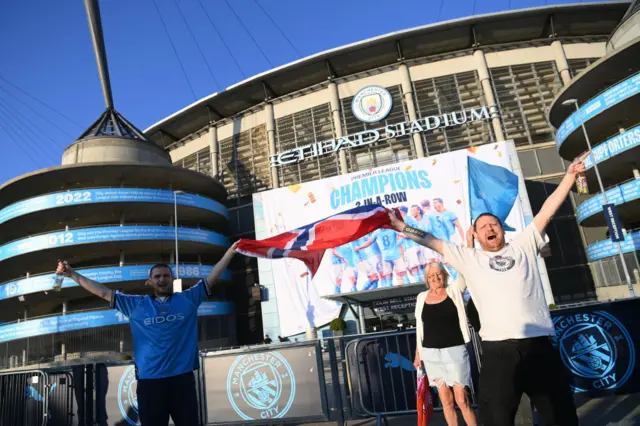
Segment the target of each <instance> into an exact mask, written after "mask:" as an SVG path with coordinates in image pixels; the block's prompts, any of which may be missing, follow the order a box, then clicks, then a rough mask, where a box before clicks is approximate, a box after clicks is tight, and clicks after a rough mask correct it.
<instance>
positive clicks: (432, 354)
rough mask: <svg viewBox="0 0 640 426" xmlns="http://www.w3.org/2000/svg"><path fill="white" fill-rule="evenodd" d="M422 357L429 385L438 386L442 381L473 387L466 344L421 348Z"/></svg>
mask: <svg viewBox="0 0 640 426" xmlns="http://www.w3.org/2000/svg"><path fill="white" fill-rule="evenodd" d="M420 359H421V360H422V362H423V363H424V368H425V369H426V370H427V376H429V385H430V386H435V387H437V386H438V384H442V382H444V383H446V384H447V386H453V385H456V384H457V385H464V386H469V387H471V365H470V364H469V352H467V347H466V346H465V345H460V346H451V347H450V348H443V349H435V348H420Z"/></svg>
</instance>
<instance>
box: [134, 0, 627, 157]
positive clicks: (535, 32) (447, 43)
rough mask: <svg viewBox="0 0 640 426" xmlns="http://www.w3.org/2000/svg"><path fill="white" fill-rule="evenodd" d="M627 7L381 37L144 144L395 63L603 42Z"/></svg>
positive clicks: (261, 78)
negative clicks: (584, 40) (507, 47)
mask: <svg viewBox="0 0 640 426" xmlns="http://www.w3.org/2000/svg"><path fill="white" fill-rule="evenodd" d="M628 7H629V2H605V3H581V4H566V5H555V6H545V7H537V8H530V9H521V10H515V11H508V12H500V13H492V14H486V15H476V16H472V17H467V18H461V19H456V20H452V21H446V22H439V23H436V24H430V25H425V26H421V27H416V28H412V29H408V30H403V31H397V32H394V33H389V34H385V35H382V36H379V37H374V38H370V39H368V40H364V41H360V42H357V43H353V44H349V45H345V46H341V47H338V48H335V49H331V50H327V51H324V52H321V53H318V54H315V55H312V56H309V57H307V58H303V59H300V60H298V61H295V62H292V63H289V64H286V65H283V66H281V67H278V68H274V69H271V70H268V71H266V72H264V73H262V74H258V75H256V76H253V77H251V78H248V79H246V80H244V81H242V82H240V83H237V84H235V85H233V86H230V87H228V88H226V89H225V90H223V91H221V92H217V93H214V94H212V95H209V96H207V97H205V98H203V99H200V100H198V101H196V102H194V103H193V104H191V105H189V106H187V107H185V108H183V109H182V110H180V111H178V112H176V113H175V114H173V115H171V116H169V117H167V118H165V119H163V120H161V121H159V122H157V123H155V124H153V125H152V126H150V127H149V128H147V129H146V130H145V134H146V135H147V137H148V138H149V139H151V140H153V141H155V142H156V143H158V144H160V145H161V146H164V147H167V146H168V145H171V144H172V143H174V142H176V141H178V140H180V139H182V138H184V137H185V136H187V135H189V134H191V133H194V132H196V131H198V130H200V129H202V128H203V127H206V126H207V125H208V124H209V123H210V122H211V121H218V120H221V119H223V118H226V117H232V116H234V115H236V114H238V113H240V112H242V111H245V110H247V109H250V108H252V107H255V106H257V105H260V104H261V103H263V102H264V101H265V100H267V99H272V98H278V97H280V96H284V95H287V94H290V93H292V92H296V91H298V90H301V89H304V88H308V87H310V86H313V85H316V84H319V83H322V82H326V81H327V80H328V79H329V78H332V77H344V76H348V75H352V74H355V73H358V72H362V71H366V70H370V69H373V68H377V67H382V66H385V65H390V64H395V63H398V62H399V61H400V60H407V61H409V60H412V59H417V58H423V57H428V56H434V55H439V54H445V53H453V52H458V51H465V50H470V49H474V48H482V47H486V46H491V45H503V44H508V43H519V42H527V41H532V40H546V39H549V38H550V37H553V36H554V35H555V37H557V38H565V39H566V38H571V37H575V38H579V37H588V36H605V37H606V36H608V35H609V34H610V33H611V31H612V30H613V29H614V28H615V27H616V25H618V23H619V22H620V20H621V18H622V17H623V16H624V14H625V12H626V11H627V9H628Z"/></svg>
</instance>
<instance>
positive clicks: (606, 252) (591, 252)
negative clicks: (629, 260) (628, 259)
mask: <svg viewBox="0 0 640 426" xmlns="http://www.w3.org/2000/svg"><path fill="white" fill-rule="evenodd" d="M620 248H622V252H623V253H633V252H634V251H638V250H640V231H636V232H633V233H631V234H627V235H626V238H625V239H624V241H623V242H621V243H620ZM617 254H618V245H617V244H616V243H614V242H612V241H611V239H607V240H603V241H599V242H597V243H595V244H591V245H590V246H588V247H587V260H589V261H590V262H593V261H594V260H598V259H604V258H605V257H611V256H615V255H617Z"/></svg>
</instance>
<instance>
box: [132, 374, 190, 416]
mask: <svg viewBox="0 0 640 426" xmlns="http://www.w3.org/2000/svg"><path fill="white" fill-rule="evenodd" d="M137 394H138V414H139V416H140V423H141V424H142V426H167V425H168V424H169V416H171V419H172V420H173V423H174V424H175V426H198V424H199V423H198V396H197V394H196V381H195V377H194V374H193V373H192V372H189V373H185V374H180V375H178V376H172V377H166V378H163V379H140V380H138V390H137Z"/></svg>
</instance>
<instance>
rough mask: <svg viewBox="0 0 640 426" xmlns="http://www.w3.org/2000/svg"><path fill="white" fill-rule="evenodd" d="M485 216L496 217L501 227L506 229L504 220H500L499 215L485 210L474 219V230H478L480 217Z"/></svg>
mask: <svg viewBox="0 0 640 426" xmlns="http://www.w3.org/2000/svg"><path fill="white" fill-rule="evenodd" d="M484 216H490V217H492V218H494V219H495V220H497V221H498V223H499V224H500V227H502V228H503V229H504V225H502V221H501V220H500V218H499V217H498V216H496V215H495V214H493V213H489V212H484V213H480V214H479V215H478V217H476V220H474V221H473V230H474V231H477V230H478V227H477V223H478V219H480V218H481V217H484Z"/></svg>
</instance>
